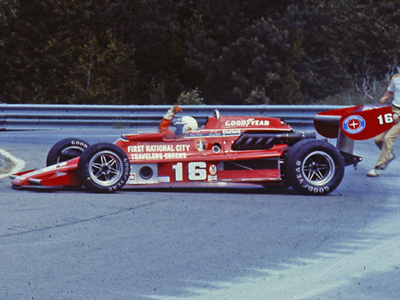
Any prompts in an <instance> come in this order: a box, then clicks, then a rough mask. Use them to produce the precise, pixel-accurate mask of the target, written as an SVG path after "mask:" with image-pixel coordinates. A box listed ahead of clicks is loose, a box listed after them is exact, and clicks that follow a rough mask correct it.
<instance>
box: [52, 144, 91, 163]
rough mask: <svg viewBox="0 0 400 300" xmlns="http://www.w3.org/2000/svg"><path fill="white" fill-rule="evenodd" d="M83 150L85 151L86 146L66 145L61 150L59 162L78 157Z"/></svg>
mask: <svg viewBox="0 0 400 300" xmlns="http://www.w3.org/2000/svg"><path fill="white" fill-rule="evenodd" d="M83 151H85V148H83V147H79V146H69V147H66V148H64V149H63V150H62V151H61V153H60V155H59V156H58V157H57V163H60V162H63V161H67V160H70V159H71V158H74V157H77V156H79V155H81V154H82V152H83Z"/></svg>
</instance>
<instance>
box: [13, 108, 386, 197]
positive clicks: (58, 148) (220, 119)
mask: <svg viewBox="0 0 400 300" xmlns="http://www.w3.org/2000/svg"><path fill="white" fill-rule="evenodd" d="M178 112H179V111H178ZM166 116H167V115H166ZM390 116H392V111H391V108H390V107H382V108H369V107H365V106H356V107H350V108H346V109H339V110H334V111H328V112H323V113H320V114H317V115H316V116H315V118H314V124H315V128H316V130H317V131H318V132H319V133H320V134H321V135H323V136H326V137H329V138H338V145H337V147H335V146H333V145H332V144H330V143H329V142H328V141H327V140H319V139H316V134H315V133H311V134H306V133H302V132H296V131H294V130H293V129H292V128H291V127H290V126H289V125H288V124H286V123H285V122H284V121H283V120H281V119H278V118H266V117H243V116H220V114H219V112H218V110H216V111H215V112H214V115H213V116H210V117H208V119H207V121H206V122H205V124H204V125H203V126H202V128H201V129H197V123H196V121H195V120H194V119H193V118H191V117H181V118H179V119H178V122H176V123H175V126H176V131H175V132H174V133H173V134H171V132H172V131H171V130H170V129H168V131H170V132H169V134H168V135H167V134H166V130H165V128H164V129H161V127H162V126H160V132H156V133H144V134H125V135H122V136H121V138H120V139H118V140H117V141H116V142H115V143H114V144H111V143H99V144H95V145H90V146H89V145H88V143H86V142H85V141H83V140H81V139H77V138H69V139H65V140H62V141H60V142H58V143H56V144H55V145H54V146H53V147H52V148H51V150H50V151H49V153H48V156H47V167H46V168H43V169H40V170H30V171H25V172H21V173H18V174H14V175H13V176H12V178H13V180H12V185H13V187H14V188H21V187H29V188H30V187H33V186H38V185H39V186H69V187H71V186H76V187H80V186H82V185H84V186H85V187H86V188H87V189H88V190H90V191H93V192H114V191H117V190H120V189H121V188H123V187H124V186H130V187H132V186H148V187H154V186H165V187H170V186H185V185H186V186H193V184H195V185H196V186H198V185H201V184H205V183H207V184H210V183H227V182H228V183H249V184H259V185H264V186H266V187H268V186H290V187H292V188H293V189H294V190H296V191H298V192H299V193H303V194H317V195H323V194H328V193H330V192H332V191H333V190H335V189H336V188H337V187H338V185H339V184H340V182H341V180H342V178H343V175H344V169H345V166H347V165H357V163H358V162H360V161H361V157H358V156H355V155H353V153H352V152H353V143H354V140H357V139H366V138H370V137H373V136H374V135H377V134H379V133H380V132H383V131H384V130H387V129H388V128H390V126H392V125H393V122H392V121H391V120H392V119H393V118H391V117H390ZM164 117H165V116H164ZM169 117H170V119H169V120H165V119H163V122H165V121H169V122H171V121H172V119H173V114H172V117H171V115H170V116H169ZM165 118H166V117H165ZM167 119H168V118H167ZM389 121H390V122H389ZM167 123H168V122H167ZM164 125H165V124H164ZM167 125H169V124H167ZM367 127H369V128H370V129H369V130H366V128H367ZM371 128H372V129H374V130H371Z"/></svg>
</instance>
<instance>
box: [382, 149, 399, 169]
mask: <svg viewBox="0 0 400 300" xmlns="http://www.w3.org/2000/svg"><path fill="white" fill-rule="evenodd" d="M395 158H396V155H394V153H393V152H390V154H389V157H388V158H387V160H386V161H385V162H384V163H383V164H381V165H380V166H379V170H385V169H386V167H387V166H388V165H389V164H390V163H391V162H392V161H393V160H395Z"/></svg>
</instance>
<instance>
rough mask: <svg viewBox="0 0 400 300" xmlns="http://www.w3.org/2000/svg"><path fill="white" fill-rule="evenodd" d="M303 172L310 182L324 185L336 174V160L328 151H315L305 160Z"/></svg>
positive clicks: (302, 167) (302, 166)
mask: <svg viewBox="0 0 400 300" xmlns="http://www.w3.org/2000/svg"><path fill="white" fill-rule="evenodd" d="M301 172H302V175H303V178H304V179H305V180H306V181H307V182H308V183H310V184H312V185H314V186H323V185H325V184H327V183H328V182H329V181H331V180H332V178H333V176H334V175H335V162H334V161H333V159H332V157H331V156H330V155H328V154H327V153H325V152H322V151H314V152H312V153H310V154H308V155H307V156H306V158H305V159H304V160H303V163H302V165H301Z"/></svg>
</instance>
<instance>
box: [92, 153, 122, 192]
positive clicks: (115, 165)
mask: <svg viewBox="0 0 400 300" xmlns="http://www.w3.org/2000/svg"><path fill="white" fill-rule="evenodd" d="M89 175H90V178H91V179H92V180H93V182H95V183H97V184H98V185H101V186H112V185H114V184H116V183H117V182H118V181H119V179H120V178H121V177H122V175H123V162H122V160H121V158H120V157H119V156H118V155H117V154H115V153H114V152H112V151H101V152H98V153H96V154H95V155H94V156H93V157H92V159H91V160H90V161H89Z"/></svg>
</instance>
